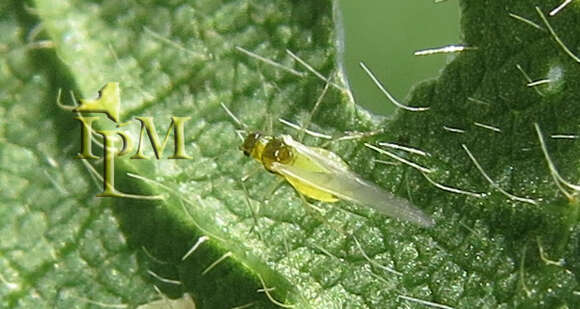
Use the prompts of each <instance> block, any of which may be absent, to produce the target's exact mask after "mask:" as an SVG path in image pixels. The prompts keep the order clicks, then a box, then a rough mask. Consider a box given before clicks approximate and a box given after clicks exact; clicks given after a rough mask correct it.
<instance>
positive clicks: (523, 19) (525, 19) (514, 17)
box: [508, 13, 546, 32]
mask: <svg viewBox="0 0 580 309" xmlns="http://www.w3.org/2000/svg"><path fill="white" fill-rule="evenodd" d="M508 15H509V16H510V17H511V18H513V19H515V20H518V21H521V22H523V23H525V24H527V25H529V26H532V27H534V28H536V29H538V30H540V31H543V32H546V29H544V28H542V26H540V25H538V24H536V23H535V22H533V21H531V20H529V19H527V18H525V17H522V16H520V15H517V14H515V13H508Z"/></svg>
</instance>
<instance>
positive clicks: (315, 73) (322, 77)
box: [286, 49, 350, 92]
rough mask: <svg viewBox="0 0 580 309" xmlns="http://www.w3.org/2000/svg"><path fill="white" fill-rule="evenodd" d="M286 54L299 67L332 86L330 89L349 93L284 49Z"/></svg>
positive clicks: (330, 78)
mask: <svg viewBox="0 0 580 309" xmlns="http://www.w3.org/2000/svg"><path fill="white" fill-rule="evenodd" d="M286 53H287V54H288V55H289V56H290V57H292V59H294V60H296V61H297V62H298V63H300V64H301V65H303V66H304V67H305V68H306V69H307V70H308V71H310V72H311V73H312V74H314V76H316V77H318V78H320V80H322V81H323V82H325V83H327V84H330V85H332V87H334V88H336V89H338V90H340V91H342V92H350V91H348V90H347V89H345V88H343V87H341V86H339V85H338V84H337V83H335V82H333V81H332V77H325V76H324V75H322V73H320V72H318V71H317V70H316V69H315V68H313V67H312V66H311V65H310V64H308V63H307V62H306V61H304V60H302V59H301V58H300V57H298V56H297V55H296V54H295V53H293V52H292V51H290V50H289V49H286Z"/></svg>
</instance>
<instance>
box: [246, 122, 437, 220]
mask: <svg viewBox="0 0 580 309" xmlns="http://www.w3.org/2000/svg"><path fill="white" fill-rule="evenodd" d="M240 149H241V150H242V151H243V152H244V154H245V155H247V156H251V157H252V158H254V159H256V160H257V161H259V162H260V163H262V164H263V165H264V168H266V169H267V170H268V171H270V172H272V173H274V174H278V175H280V176H282V177H284V178H285V179H286V180H287V181H288V182H289V183H290V184H291V185H292V186H293V187H294V188H295V189H296V191H298V192H299V193H301V194H303V195H305V196H307V197H310V198H313V199H315V200H319V201H324V202H336V201H338V200H341V199H342V200H347V201H351V202H354V203H357V204H361V205H365V206H369V207H371V208H374V209H375V210H377V211H379V212H380V213H382V214H385V215H388V216H392V217H395V218H399V219H402V220H407V221H410V222H413V223H415V224H418V225H421V226H425V227H431V226H433V225H434V224H435V222H434V221H433V219H432V218H431V217H429V216H428V215H426V214H425V213H423V212H422V211H421V210H420V209H418V208H416V207H415V206H413V205H412V204H411V203H410V202H409V201H407V200H405V199H402V198H399V197H396V196H394V195H393V194H392V193H390V192H387V191H385V190H383V189H381V188H379V187H378V186H377V185H375V184H373V183H370V182H368V181H365V180H363V179H362V178H361V177H360V176H358V175H357V174H355V173H354V172H352V171H351V170H350V169H349V167H348V165H347V164H346V163H345V162H344V161H343V160H342V159H341V158H340V157H339V156H338V155H336V154H335V153H333V152H330V151H328V150H326V149H322V148H317V147H309V146H305V145H302V144H301V143H299V142H297V141H295V140H294V139H292V137H290V136H289V135H281V136H279V137H273V136H268V135H264V134H262V133H260V132H253V133H250V134H248V136H247V137H246V138H245V140H244V143H243V144H242V146H240Z"/></svg>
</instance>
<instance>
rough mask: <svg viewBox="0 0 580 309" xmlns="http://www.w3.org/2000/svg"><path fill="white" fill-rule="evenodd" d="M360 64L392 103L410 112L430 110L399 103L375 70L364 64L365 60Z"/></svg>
mask: <svg viewBox="0 0 580 309" xmlns="http://www.w3.org/2000/svg"><path fill="white" fill-rule="evenodd" d="M360 66H361V68H362V69H363V70H364V71H365V72H366V73H367V75H368V76H369V77H370V78H371V80H372V81H373V82H374V83H375V85H376V86H377V87H378V88H379V89H380V90H381V92H383V94H384V95H385V96H386V97H387V98H388V99H389V101H391V103H393V104H394V105H395V106H397V107H398V108H401V109H404V110H406V111H410V112H422V111H426V110H429V107H413V106H407V105H404V104H401V103H399V101H397V99H395V97H393V96H392V95H391V94H390V93H389V92H388V91H387V89H385V86H383V84H382V83H381V81H379V80H378V78H377V77H376V76H375V74H373V72H372V71H371V70H370V69H369V68H368V67H367V66H366V65H365V64H364V62H362V61H361V62H360Z"/></svg>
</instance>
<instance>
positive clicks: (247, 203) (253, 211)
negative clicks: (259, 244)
mask: <svg viewBox="0 0 580 309" xmlns="http://www.w3.org/2000/svg"><path fill="white" fill-rule="evenodd" d="M242 188H243V189H244V195H245V197H246V205H247V206H248V209H250V213H251V214H252V218H253V219H254V225H252V227H251V228H250V230H249V231H248V234H251V233H252V232H253V231H254V229H256V228H258V229H256V233H257V234H258V238H259V239H264V237H262V234H261V233H260V230H259V222H258V215H257V213H259V212H260V206H259V205H258V207H257V209H256V210H254V207H253V206H252V202H251V201H250V193H249V192H248V188H246V185H245V184H244V182H243V181H242Z"/></svg>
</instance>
